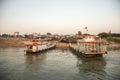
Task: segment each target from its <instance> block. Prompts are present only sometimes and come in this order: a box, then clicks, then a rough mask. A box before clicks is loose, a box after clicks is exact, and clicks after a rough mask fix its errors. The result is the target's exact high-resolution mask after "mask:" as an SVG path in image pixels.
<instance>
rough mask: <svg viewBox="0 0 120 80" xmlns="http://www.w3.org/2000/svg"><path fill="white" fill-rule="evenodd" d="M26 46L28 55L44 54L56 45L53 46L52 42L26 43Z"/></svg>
mask: <svg viewBox="0 0 120 80" xmlns="http://www.w3.org/2000/svg"><path fill="white" fill-rule="evenodd" d="M24 45H25V46H26V49H25V52H26V53H38V52H43V51H47V50H49V49H51V48H54V47H55V44H52V43H50V42H38V41H26V42H25V43H24Z"/></svg>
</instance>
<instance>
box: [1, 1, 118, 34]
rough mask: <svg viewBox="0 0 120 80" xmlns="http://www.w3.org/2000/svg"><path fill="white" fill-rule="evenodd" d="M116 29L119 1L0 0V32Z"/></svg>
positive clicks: (94, 31)
mask: <svg viewBox="0 0 120 80" xmlns="http://www.w3.org/2000/svg"><path fill="white" fill-rule="evenodd" d="M86 26H87V27H88V32H89V33H91V34H98V33H99V32H108V31H110V30H111V31H112V32H114V33H115V32H116V33H119V32H120V0H0V33H13V32H16V31H18V32H20V33H22V34H24V33H33V32H39V33H41V34H45V33H47V32H51V33H58V34H75V33H77V31H78V30H81V31H82V33H84V32H85V30H84V27H86Z"/></svg>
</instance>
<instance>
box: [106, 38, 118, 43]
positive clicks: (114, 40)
mask: <svg viewBox="0 0 120 80" xmlns="http://www.w3.org/2000/svg"><path fill="white" fill-rule="evenodd" d="M106 40H107V41H113V42H117V43H120V37H108V38H106Z"/></svg>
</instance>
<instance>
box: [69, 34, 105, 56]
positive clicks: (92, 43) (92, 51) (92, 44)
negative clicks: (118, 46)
mask: <svg viewBox="0 0 120 80" xmlns="http://www.w3.org/2000/svg"><path fill="white" fill-rule="evenodd" d="M70 48H71V49H73V50H75V51H76V52H78V53H79V54H81V55H83V56H85V57H93V56H102V55H103V54H106V53H107V48H106V41H105V40H101V39H97V40H96V39H95V36H93V35H86V36H84V38H83V39H82V40H78V41H77V45H73V44H71V43H70Z"/></svg>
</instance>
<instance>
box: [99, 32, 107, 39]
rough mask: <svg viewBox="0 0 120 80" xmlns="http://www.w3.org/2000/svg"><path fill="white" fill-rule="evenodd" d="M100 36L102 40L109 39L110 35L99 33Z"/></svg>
mask: <svg viewBox="0 0 120 80" xmlns="http://www.w3.org/2000/svg"><path fill="white" fill-rule="evenodd" d="M98 36H100V37H101V38H107V37H108V36H109V35H108V33H106V32H102V33H99V34H98Z"/></svg>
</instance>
